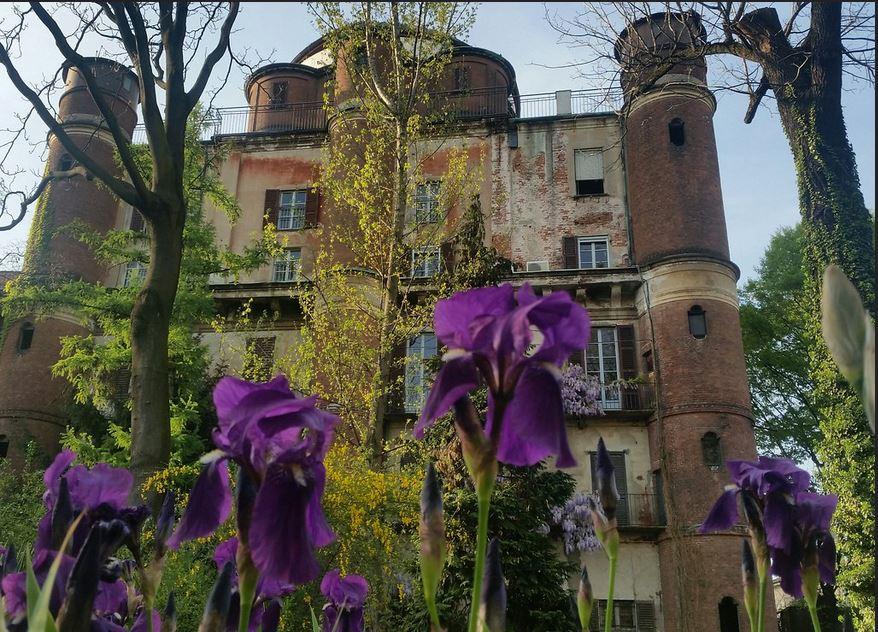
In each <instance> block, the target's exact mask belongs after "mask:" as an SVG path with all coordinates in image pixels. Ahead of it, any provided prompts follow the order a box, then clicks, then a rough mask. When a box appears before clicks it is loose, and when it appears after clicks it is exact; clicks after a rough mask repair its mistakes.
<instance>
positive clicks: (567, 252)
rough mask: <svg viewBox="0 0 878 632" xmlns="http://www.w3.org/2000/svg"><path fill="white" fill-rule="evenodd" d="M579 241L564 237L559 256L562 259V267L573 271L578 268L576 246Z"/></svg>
mask: <svg viewBox="0 0 878 632" xmlns="http://www.w3.org/2000/svg"><path fill="white" fill-rule="evenodd" d="M578 242H579V240H578V239H577V238H576V237H564V239H563V240H562V241H561V254H562V255H563V257H564V267H565V268H566V269H568V270H573V269H575V268H578V267H579V253H578V252H577V245H578Z"/></svg>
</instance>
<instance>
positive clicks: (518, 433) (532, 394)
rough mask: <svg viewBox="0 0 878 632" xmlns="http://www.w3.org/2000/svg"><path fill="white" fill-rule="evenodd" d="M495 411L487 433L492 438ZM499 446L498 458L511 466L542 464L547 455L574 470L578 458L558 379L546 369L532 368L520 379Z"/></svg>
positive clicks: (490, 415)
mask: <svg viewBox="0 0 878 632" xmlns="http://www.w3.org/2000/svg"><path fill="white" fill-rule="evenodd" d="M489 400H490V404H491V408H492V410H491V411H489V414H488V427H487V428H486V432H487V433H488V435H489V436H490V435H491V432H492V426H493V424H494V423H496V422H497V420H495V419H494V418H493V417H494V415H493V414H492V413H493V398H492V397H489ZM502 424H503V426H502V428H501V430H500V441H499V445H498V446H497V459H498V460H500V461H501V462H503V463H507V464H509V465H517V466H526V465H534V464H536V463H539V462H540V461H542V460H543V459H545V458H546V457H548V456H551V455H555V456H556V457H557V460H556V465H557V466H558V467H573V466H574V465H576V459H575V458H573V453H572V452H571V451H570V446H569V444H568V443H567V426H566V421H565V418H564V407H563V404H562V399H561V387H560V386H559V385H558V381H557V380H556V379H555V376H554V375H552V374H551V373H550V372H548V371H546V370H545V369H543V368H540V367H535V366H530V367H528V368H526V369H525V370H524V372H523V373H522V375H521V378H519V380H518V386H517V387H516V389H515V395H514V396H513V398H512V401H511V402H510V403H509V405H508V406H507V407H506V412H505V414H504V416H503V420H502Z"/></svg>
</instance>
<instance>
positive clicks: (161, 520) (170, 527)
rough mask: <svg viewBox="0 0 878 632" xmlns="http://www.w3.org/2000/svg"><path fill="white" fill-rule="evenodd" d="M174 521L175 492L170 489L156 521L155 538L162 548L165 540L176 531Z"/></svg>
mask: <svg viewBox="0 0 878 632" xmlns="http://www.w3.org/2000/svg"><path fill="white" fill-rule="evenodd" d="M174 522H175V520H174V492H173V491H171V490H168V491H167V492H166V493H165V498H164V500H163V501H162V508H161V509H160V510H159V515H158V516H157V517H156V521H155V539H156V542H157V543H159V546H160V547H161V548H162V549H164V547H165V542H167V541H168V538H170V537H171V533H173V532H174Z"/></svg>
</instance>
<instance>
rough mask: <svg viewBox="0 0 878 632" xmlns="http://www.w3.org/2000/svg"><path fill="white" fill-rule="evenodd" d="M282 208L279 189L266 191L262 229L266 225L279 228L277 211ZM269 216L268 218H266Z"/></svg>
mask: <svg viewBox="0 0 878 632" xmlns="http://www.w3.org/2000/svg"><path fill="white" fill-rule="evenodd" d="M279 206H280V191H279V190H277V189H266V190H265V206H264V207H263V213H262V227H263V228H265V225H266V224H274V225H275V226H277V211H278V207H279ZM266 216H267V218H266Z"/></svg>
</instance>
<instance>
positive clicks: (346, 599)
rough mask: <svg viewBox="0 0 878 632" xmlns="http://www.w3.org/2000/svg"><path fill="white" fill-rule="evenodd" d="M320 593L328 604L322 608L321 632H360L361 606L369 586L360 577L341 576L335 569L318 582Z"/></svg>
mask: <svg viewBox="0 0 878 632" xmlns="http://www.w3.org/2000/svg"><path fill="white" fill-rule="evenodd" d="M320 592H321V593H323V596H324V597H326V599H327V600H328V603H327V604H326V605H325V606H323V632H362V631H363V627H364V625H365V623H364V618H363V605H364V604H365V603H366V594H367V593H368V592H369V584H368V583H367V582H366V579H365V578H363V577H361V576H360V575H347V576H345V577H342V576H341V571H339V570H338V569H337V568H336V569H334V570H331V571H329V572H328V573H326V575H324V576H323V581H322V582H320Z"/></svg>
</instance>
